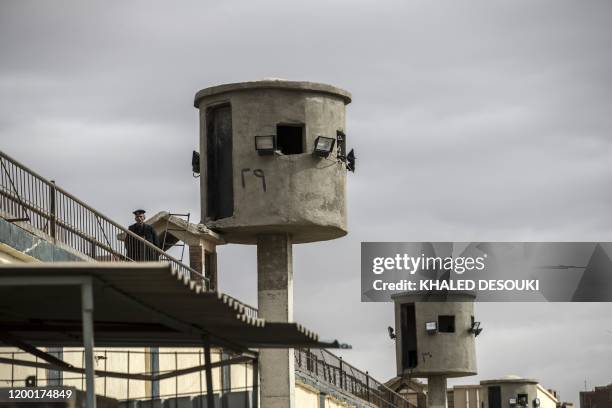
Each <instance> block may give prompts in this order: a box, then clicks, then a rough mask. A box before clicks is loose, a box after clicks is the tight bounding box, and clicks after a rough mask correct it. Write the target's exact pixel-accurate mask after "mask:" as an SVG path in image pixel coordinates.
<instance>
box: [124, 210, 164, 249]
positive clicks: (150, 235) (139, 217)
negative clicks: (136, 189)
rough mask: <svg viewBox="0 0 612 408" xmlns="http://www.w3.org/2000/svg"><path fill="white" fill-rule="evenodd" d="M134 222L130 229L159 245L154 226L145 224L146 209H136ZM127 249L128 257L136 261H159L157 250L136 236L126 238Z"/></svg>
mask: <svg viewBox="0 0 612 408" xmlns="http://www.w3.org/2000/svg"><path fill="white" fill-rule="evenodd" d="M134 220H135V221H136V222H135V223H134V224H132V225H130V226H129V227H128V229H129V230H130V231H132V232H133V233H134V234H136V235H138V236H139V237H141V238H143V239H145V240H146V241H149V242H150V243H151V244H153V245H155V246H156V247H159V243H158V242H157V234H155V230H154V229H153V227H152V226H150V225H148V224H145V222H144V220H145V210H136V211H134ZM125 249H126V251H127V256H128V258H130V259H132V260H134V261H158V260H159V255H158V253H157V251H155V250H153V249H152V248H149V247H148V246H147V245H145V244H144V243H142V242H140V241H138V240H137V239H136V238H134V237H131V236H127V237H126V238H125Z"/></svg>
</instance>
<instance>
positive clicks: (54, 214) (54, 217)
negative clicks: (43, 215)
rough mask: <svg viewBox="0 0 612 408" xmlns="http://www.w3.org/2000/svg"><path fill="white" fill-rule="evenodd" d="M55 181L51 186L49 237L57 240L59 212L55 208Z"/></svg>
mask: <svg viewBox="0 0 612 408" xmlns="http://www.w3.org/2000/svg"><path fill="white" fill-rule="evenodd" d="M55 192H56V190H55V181H53V180H51V183H50V184H49V235H51V238H54V239H55V226H56V223H57V210H56V207H55Z"/></svg>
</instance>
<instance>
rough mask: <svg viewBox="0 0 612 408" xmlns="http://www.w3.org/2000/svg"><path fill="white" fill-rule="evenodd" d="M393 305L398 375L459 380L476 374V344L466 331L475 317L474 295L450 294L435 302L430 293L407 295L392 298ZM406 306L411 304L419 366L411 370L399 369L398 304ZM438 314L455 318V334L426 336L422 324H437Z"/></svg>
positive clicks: (472, 336) (400, 336) (427, 334)
mask: <svg viewBox="0 0 612 408" xmlns="http://www.w3.org/2000/svg"><path fill="white" fill-rule="evenodd" d="M444 300H446V301H444ZM394 302H395V327H396V332H397V338H396V341H395V343H396V359H397V373H398V375H402V374H406V375H408V374H410V375H411V376H413V377H429V376H432V375H433V376H437V375H444V376H447V377H462V376H469V375H474V374H476V371H477V370H476V342H475V336H474V334H473V333H470V331H469V329H470V327H471V326H472V316H474V296H473V295H471V294H469V293H453V294H447V295H444V297H443V298H440V299H437V298H436V296H434V295H432V294H406V295H397V296H394ZM406 303H414V304H415V312H416V339H417V354H418V355H417V358H418V365H417V366H416V367H414V368H404V367H403V366H402V353H403V351H402V335H403V333H402V330H401V327H402V322H401V305H402V304H406ZM440 315H452V316H455V332H454V333H436V334H429V333H427V331H426V330H425V323H426V322H438V316H440Z"/></svg>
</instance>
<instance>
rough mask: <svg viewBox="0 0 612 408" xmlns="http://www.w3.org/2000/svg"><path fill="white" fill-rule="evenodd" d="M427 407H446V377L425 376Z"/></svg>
mask: <svg viewBox="0 0 612 408" xmlns="http://www.w3.org/2000/svg"><path fill="white" fill-rule="evenodd" d="M427 408H446V377H445V376H443V375H436V376H431V377H427Z"/></svg>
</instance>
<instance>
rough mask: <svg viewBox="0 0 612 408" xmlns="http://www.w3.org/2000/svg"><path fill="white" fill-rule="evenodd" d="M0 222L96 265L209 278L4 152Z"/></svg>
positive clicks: (0, 164)
mask: <svg viewBox="0 0 612 408" xmlns="http://www.w3.org/2000/svg"><path fill="white" fill-rule="evenodd" d="M0 217H2V218H5V219H6V220H7V221H9V222H15V223H25V224H27V225H29V226H30V227H32V228H34V229H35V230H37V231H39V232H42V233H44V234H46V235H47V236H49V237H51V238H52V239H53V240H55V242H59V243H62V244H64V245H67V246H68V247H70V248H71V249H73V250H76V251H78V252H79V253H80V254H83V255H86V256H87V257H89V258H91V259H93V260H96V261H110V262H117V261H123V262H131V261H163V262H168V263H169V264H170V265H171V267H172V268H173V270H175V271H177V272H178V273H179V276H182V277H183V278H189V279H190V280H194V281H197V282H198V283H200V284H202V285H203V287H204V288H205V289H208V288H209V287H210V282H209V280H208V278H207V277H205V276H203V275H202V274H201V273H199V272H198V271H196V270H195V269H193V268H191V267H189V266H187V265H185V264H183V263H181V262H180V261H179V260H177V259H176V258H174V257H172V256H171V255H169V254H168V253H166V252H164V251H162V250H161V249H159V248H158V247H156V246H155V245H153V244H151V243H150V242H148V241H146V240H144V239H142V238H141V237H139V236H138V235H136V234H134V233H133V232H131V231H129V230H128V229H127V228H124V227H123V226H121V225H119V224H118V223H116V222H114V221H112V220H111V219H109V218H107V217H106V216H104V215H102V214H101V213H100V212H99V211H96V210H95V209H93V208H92V207H90V206H88V205H87V204H85V203H84V202H82V201H81V200H79V199H78V198H76V197H75V196H73V195H72V194H70V193H68V192H67V191H65V190H64V189H62V188H61V187H59V186H57V185H56V184H55V182H53V181H49V180H47V179H45V178H44V177H42V176H40V175H39V174H37V173H36V172H34V171H32V170H31V169H29V168H27V167H26V166H24V165H23V164H21V163H19V162H17V161H16V160H14V159H12V158H11V157H9V156H8V155H6V154H5V153H4V152H2V151H0Z"/></svg>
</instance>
